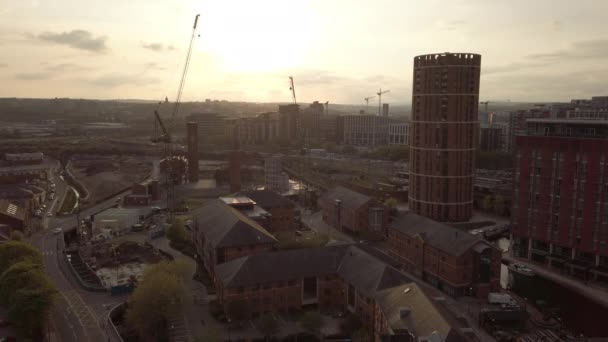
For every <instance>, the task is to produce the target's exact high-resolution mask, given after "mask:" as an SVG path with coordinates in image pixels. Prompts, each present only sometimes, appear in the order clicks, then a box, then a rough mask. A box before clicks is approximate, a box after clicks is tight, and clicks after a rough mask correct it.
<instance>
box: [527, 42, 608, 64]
mask: <svg viewBox="0 0 608 342" xmlns="http://www.w3.org/2000/svg"><path fill="white" fill-rule="evenodd" d="M607 54H608V39H593V40H581V41H577V42H573V43H572V44H571V45H570V46H569V47H568V48H567V49H561V50H555V51H549V52H545V53H537V54H532V55H528V56H526V57H527V58H528V59H540V60H544V61H552V60H563V59H568V60H571V59H583V58H602V59H604V58H605V57H606V55H607Z"/></svg>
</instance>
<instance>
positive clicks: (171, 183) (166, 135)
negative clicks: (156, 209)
mask: <svg viewBox="0 0 608 342" xmlns="http://www.w3.org/2000/svg"><path fill="white" fill-rule="evenodd" d="M199 16H200V14H197V15H196V16H195V17H194V25H193V26H192V35H191V37H190V44H189V45H188V52H187V53H186V60H185V62H184V69H183V70H182V75H181V79H180V82H179V86H178V88H177V95H176V99H175V103H174V105H173V110H172V112H171V116H170V117H169V119H168V120H167V124H165V123H163V120H162V118H161V116H160V114H159V113H158V109H159V108H160V104H161V103H160V102H159V104H158V107H157V108H156V110H155V111H154V117H155V121H154V123H155V126H154V127H155V135H156V133H157V132H156V131H157V129H156V127H157V126H159V127H160V130H161V132H160V133H161V134H160V136H154V137H153V138H152V141H153V142H162V143H163V156H162V157H163V158H164V160H165V165H166V169H165V183H166V187H167V210H168V211H169V217H170V219H171V221H173V218H174V217H175V183H176V182H177V178H178V175H177V174H176V171H177V170H176V168H175V166H174V165H173V163H175V160H174V159H175V158H174V157H175V155H174V150H173V139H172V136H171V130H172V127H173V121H174V119H175V117H176V116H177V114H178V113H179V107H180V105H181V99H182V94H183V91H184V85H185V84H186V76H187V74H188V68H189V66H190V56H191V55H192V46H193V43H194V37H195V36H196V26H197V24H198V18H199ZM165 102H168V99H167V98H166V97H165Z"/></svg>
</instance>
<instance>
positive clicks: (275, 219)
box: [243, 190, 297, 233]
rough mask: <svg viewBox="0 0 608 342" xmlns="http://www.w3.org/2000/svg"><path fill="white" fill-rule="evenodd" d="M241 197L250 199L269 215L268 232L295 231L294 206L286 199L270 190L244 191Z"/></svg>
mask: <svg viewBox="0 0 608 342" xmlns="http://www.w3.org/2000/svg"><path fill="white" fill-rule="evenodd" d="M243 195H245V196H247V197H249V198H251V199H252V200H253V201H255V203H256V204H257V205H259V206H260V207H262V208H263V209H264V210H266V211H267V212H269V213H270V223H269V226H268V230H269V231H270V232H272V233H274V232H278V231H292V230H294V229H296V223H297V222H296V216H297V215H296V205H295V203H293V202H292V201H291V200H290V199H288V198H287V197H284V196H281V195H280V194H278V193H276V192H274V191H272V190H250V191H244V192H243Z"/></svg>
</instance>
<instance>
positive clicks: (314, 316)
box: [300, 311, 323, 335]
mask: <svg viewBox="0 0 608 342" xmlns="http://www.w3.org/2000/svg"><path fill="white" fill-rule="evenodd" d="M300 324H301V325H302V327H303V328H304V329H306V330H308V331H309V332H311V333H313V334H315V335H320V334H321V327H322V326H323V317H321V314H320V313H319V312H318V311H308V312H306V313H305V314H304V315H303V316H302V318H301V319H300Z"/></svg>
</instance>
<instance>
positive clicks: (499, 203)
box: [494, 195, 505, 215]
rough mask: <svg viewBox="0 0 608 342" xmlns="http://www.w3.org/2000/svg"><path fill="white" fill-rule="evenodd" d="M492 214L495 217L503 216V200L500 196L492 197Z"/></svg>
mask: <svg viewBox="0 0 608 342" xmlns="http://www.w3.org/2000/svg"><path fill="white" fill-rule="evenodd" d="M494 213H495V214H496V215H504V214H505V198H504V197H502V196H501V195H496V196H494Z"/></svg>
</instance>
